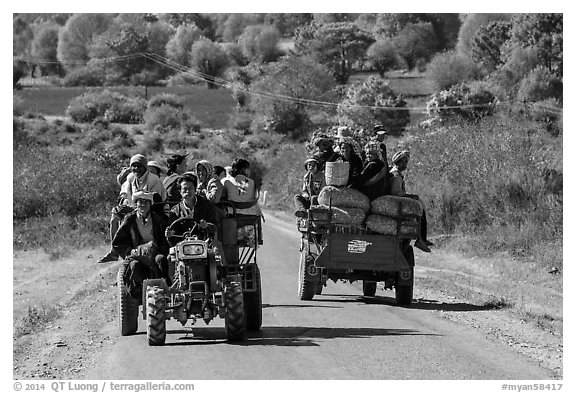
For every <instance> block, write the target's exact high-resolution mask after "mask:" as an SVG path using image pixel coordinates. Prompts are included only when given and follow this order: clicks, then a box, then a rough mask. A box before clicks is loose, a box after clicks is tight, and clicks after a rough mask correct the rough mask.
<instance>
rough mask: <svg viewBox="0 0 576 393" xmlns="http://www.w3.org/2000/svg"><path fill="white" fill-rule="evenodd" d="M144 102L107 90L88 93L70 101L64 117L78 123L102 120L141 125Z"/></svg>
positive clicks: (144, 107)
mask: <svg viewBox="0 0 576 393" xmlns="http://www.w3.org/2000/svg"><path fill="white" fill-rule="evenodd" d="M145 110H146V101H145V100H144V99H142V98H139V97H128V96H125V95H122V94H120V93H116V92H112V91H109V90H102V91H96V92H88V93H85V94H82V95H81V96H78V97H76V98H74V99H72V100H71V101H70V105H69V106H68V108H67V109H66V115H67V116H70V118H72V120H74V121H76V122H80V123H88V122H92V121H94V120H96V119H97V118H104V119H106V120H108V121H110V122H114V123H128V124H138V123H141V122H142V120H143V116H144V111H145Z"/></svg>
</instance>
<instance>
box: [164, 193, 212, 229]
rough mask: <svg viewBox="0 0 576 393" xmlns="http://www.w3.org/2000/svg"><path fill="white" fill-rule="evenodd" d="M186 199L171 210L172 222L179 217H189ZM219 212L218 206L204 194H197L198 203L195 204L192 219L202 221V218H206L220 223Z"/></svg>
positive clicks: (207, 220)
mask: <svg viewBox="0 0 576 393" xmlns="http://www.w3.org/2000/svg"><path fill="white" fill-rule="evenodd" d="M183 203H184V201H182V202H180V203H178V204H177V205H176V206H174V207H173V208H172V209H171V210H170V216H169V218H170V222H174V221H176V220H177V219H179V218H182V217H188V212H187V211H186V209H185V207H184V206H183ZM218 218H219V216H218V213H217V212H216V208H215V207H214V205H213V204H212V202H210V201H209V200H207V199H206V198H204V197H203V196H202V195H196V205H195V206H194V213H193V216H192V219H193V220H194V221H195V222H200V220H205V221H206V222H209V223H212V224H215V225H218V224H219V223H218V221H219V219H218Z"/></svg>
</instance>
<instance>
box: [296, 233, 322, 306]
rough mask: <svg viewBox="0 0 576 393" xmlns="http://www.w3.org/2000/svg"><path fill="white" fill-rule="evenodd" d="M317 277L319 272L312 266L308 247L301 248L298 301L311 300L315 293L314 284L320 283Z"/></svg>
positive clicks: (312, 257) (312, 261) (312, 260)
mask: <svg viewBox="0 0 576 393" xmlns="http://www.w3.org/2000/svg"><path fill="white" fill-rule="evenodd" d="M305 245H306V244H305ZM318 275H319V271H318V269H316V267H315V266H314V256H313V255H311V254H309V253H308V247H302V251H300V267H299V269H298V297H300V300H312V298H313V297H314V294H315V292H316V284H317V283H318V282H319V281H320V280H319V279H318Z"/></svg>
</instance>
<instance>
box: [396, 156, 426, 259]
mask: <svg viewBox="0 0 576 393" xmlns="http://www.w3.org/2000/svg"><path fill="white" fill-rule="evenodd" d="M409 159H410V152H408V151H406V150H403V151H399V152H397V153H396V154H394V156H393V157H392V163H393V164H394V166H393V167H392V169H391V170H390V173H391V175H392V177H391V180H390V194H391V195H396V196H401V197H407V198H412V199H416V200H418V201H419V202H420V204H421V205H422V219H421V222H420V237H419V238H418V239H417V240H416V242H415V243H414V246H415V247H417V248H419V249H420V250H422V251H424V252H430V247H429V246H433V245H434V243H432V242H431V241H429V240H428V238H427V232H428V223H427V220H426V209H424V204H423V203H422V201H421V200H420V198H419V197H418V195H415V194H407V193H406V185H405V183H404V171H405V170H406V168H408V160H409Z"/></svg>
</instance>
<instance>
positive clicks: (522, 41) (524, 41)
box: [509, 14, 563, 76]
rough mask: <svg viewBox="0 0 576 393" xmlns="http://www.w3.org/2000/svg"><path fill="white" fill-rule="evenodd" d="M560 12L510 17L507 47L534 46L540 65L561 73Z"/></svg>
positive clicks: (561, 17)
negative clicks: (510, 24) (510, 27)
mask: <svg viewBox="0 0 576 393" xmlns="http://www.w3.org/2000/svg"><path fill="white" fill-rule="evenodd" d="M562 32H563V16H562V14H516V15H515V16H514V17H513V19H512V30H511V32H510V42H509V47H514V46H520V47H522V48H528V47H534V48H536V49H537V53H538V57H539V59H540V62H541V64H542V65H544V66H545V67H547V68H548V69H549V70H550V71H552V72H553V73H555V74H556V75H558V76H562V74H563V33H562Z"/></svg>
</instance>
